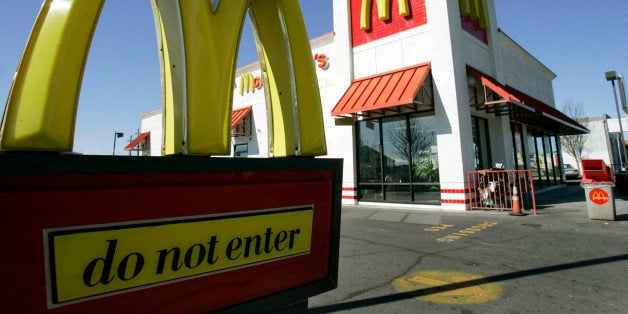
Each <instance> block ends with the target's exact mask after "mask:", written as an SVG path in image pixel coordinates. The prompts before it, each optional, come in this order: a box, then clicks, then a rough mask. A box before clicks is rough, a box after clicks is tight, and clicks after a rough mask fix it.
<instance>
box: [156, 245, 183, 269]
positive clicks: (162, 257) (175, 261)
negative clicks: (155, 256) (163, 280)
mask: <svg viewBox="0 0 628 314" xmlns="http://www.w3.org/2000/svg"><path fill="white" fill-rule="evenodd" d="M157 252H158V253H159V262H158V263H157V271H156V272H155V274H157V275H159V274H163V272H164V267H165V266H166V258H167V257H168V255H170V253H171V252H172V254H173V256H172V263H171V264H170V269H172V271H177V270H179V269H181V266H182V264H181V263H179V255H181V250H180V249H179V248H178V247H175V248H172V249H170V250H161V251H157Z"/></svg>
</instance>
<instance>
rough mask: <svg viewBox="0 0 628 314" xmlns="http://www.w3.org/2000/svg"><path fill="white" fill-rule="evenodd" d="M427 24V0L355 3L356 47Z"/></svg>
mask: <svg viewBox="0 0 628 314" xmlns="http://www.w3.org/2000/svg"><path fill="white" fill-rule="evenodd" d="M425 24H427V11H426V6H425V0H396V1H395V0H393V1H390V0H375V1H373V0H351V30H352V34H351V41H352V44H353V46H354V47H356V46H359V45H362V44H365V43H367V42H370V41H373V40H377V39H380V38H384V37H386V36H390V35H392V34H396V33H399V32H402V31H405V30H408V29H411V28H414V27H418V26H421V25H425Z"/></svg>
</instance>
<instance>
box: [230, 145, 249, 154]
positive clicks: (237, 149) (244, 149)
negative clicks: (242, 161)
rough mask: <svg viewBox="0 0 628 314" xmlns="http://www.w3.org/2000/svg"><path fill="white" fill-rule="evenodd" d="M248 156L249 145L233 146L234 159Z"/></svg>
mask: <svg viewBox="0 0 628 314" xmlns="http://www.w3.org/2000/svg"><path fill="white" fill-rule="evenodd" d="M248 155H249V144H247V143H244V144H235V145H234V146H233V156H234V157H247V156H248Z"/></svg>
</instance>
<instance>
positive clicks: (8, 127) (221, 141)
mask: <svg viewBox="0 0 628 314" xmlns="http://www.w3.org/2000/svg"><path fill="white" fill-rule="evenodd" d="M103 3H104V0H88V1H87V0H45V1H44V5H43V6H42V10H41V12H40V14H39V16H38V18H37V21H36V22H35V25H34V27H33V31H32V32H31V37H30V38H29V40H28V43H27V46H26V49H25V51H24V54H23V56H22V59H21V61H20V65H19V66H18V71H17V74H16V77H15V79H14V82H13V85H12V87H11V91H10V93H9V99H8V101H7V106H6V108H5V114H4V118H3V121H2V129H1V133H0V136H1V139H0V148H1V149H4V150H43V151H46V150H49V151H70V150H72V142H73V137H74V124H75V117H76V110H77V104H78V97H79V91H80V86H81V79H82V75H83V69H84V66H85V61H86V58H87V53H88V50H89V47H90V44H91V39H92V35H93V33H94V30H95V28H96V24H97V22H98V19H99V16H100V11H101V9H102V6H103ZM151 4H152V7H153V15H154V17H155V25H156V32H157V40H158V44H159V49H160V54H161V58H160V59H161V69H162V71H161V73H162V89H163V112H164V148H165V153H166V154H182V153H183V154H196V155H227V154H229V152H230V149H231V147H230V140H231V138H230V127H231V112H232V108H231V107H232V105H231V103H232V99H233V92H234V90H233V88H232V87H233V86H232V84H233V83H232V82H233V80H234V75H235V74H234V73H235V65H236V59H237V48H238V43H239V40H240V33H241V31H242V25H243V23H244V19H245V16H246V14H247V13H248V14H249V16H250V17H251V20H252V22H253V29H254V32H255V35H256V40H257V42H258V47H259V48H258V50H259V51H258V54H259V56H260V62H261V63H262V64H263V67H262V68H263V69H266V71H265V72H264V73H263V74H262V75H263V76H265V80H266V82H267V86H266V93H267V94H266V95H267V104H269V105H268V108H269V109H268V110H267V114H268V117H269V119H268V121H269V133H270V135H269V137H270V139H269V141H270V143H271V144H270V150H271V151H272V152H273V155H274V156H292V155H308V156H314V155H324V154H326V148H325V136H324V128H323V122H322V109H321V103H320V94H319V89H318V85H317V79H316V72H315V68H314V66H313V64H312V62H311V48H310V45H309V40H308V37H307V33H306V31H305V24H304V22H303V17H302V15H301V9H300V7H299V3H298V1H296V0H228V1H227V0H223V1H220V0H151Z"/></svg>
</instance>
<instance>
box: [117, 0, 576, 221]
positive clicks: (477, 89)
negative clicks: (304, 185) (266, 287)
mask: <svg viewBox="0 0 628 314" xmlns="http://www.w3.org/2000/svg"><path fill="white" fill-rule="evenodd" d="M363 8H364V10H363ZM363 12H364V13H363ZM333 19H334V31H333V32H332V33H329V34H326V35H323V36H321V37H318V38H314V39H312V40H311V41H310V44H311V48H312V64H313V66H314V67H315V68H316V73H317V77H318V85H319V89H320V95H321V101H322V105H323V116H324V125H325V133H326V138H327V156H326V157H334V158H343V159H344V173H343V186H342V191H343V194H342V198H343V203H344V204H374V203H397V204H407V206H408V207H413V208H435V209H448V210H466V209H468V208H469V203H470V196H469V195H468V194H467V193H466V191H467V188H469V187H468V186H467V174H468V172H469V171H475V170H479V169H487V168H491V167H493V166H494V165H495V164H497V163H501V164H503V165H504V168H505V169H530V170H532V176H533V179H534V181H535V188H536V189H539V188H545V187H549V186H553V185H558V184H562V183H563V182H564V176H563V174H562V167H561V164H562V161H561V157H560V156H561V154H560V150H561V148H560V140H559V136H561V135H570V134H581V133H586V132H587V130H586V129H585V128H584V127H582V126H581V125H579V124H578V123H577V122H575V121H573V120H571V119H570V118H568V117H566V116H565V115H564V114H562V113H561V112H559V111H558V110H556V109H555V108H554V94H553V89H552V80H553V79H554V78H555V77H556V74H554V73H553V72H552V71H551V70H550V69H548V68H547V67H546V66H544V65H543V64H542V63H541V62H539V61H538V60H537V59H535V58H534V57H533V56H532V55H530V54H529V53H528V52H527V51H526V50H525V49H524V48H523V47H521V46H520V45H518V44H517V43H516V42H515V41H514V40H513V39H512V38H510V37H509V36H508V35H506V34H505V33H504V32H502V31H501V30H500V29H499V28H498V25H497V19H496V13H495V4H494V0H446V1H441V0H406V1H403V0H401V1H369V0H334V2H333ZM263 77H264V73H262V70H261V68H260V65H259V63H254V64H250V65H247V66H244V67H242V68H239V69H237V71H236V80H235V82H234V89H235V92H234V100H233V108H234V110H233V114H232V129H233V131H232V144H233V145H232V146H233V149H232V153H231V155H232V156H234V157H249V158H252V157H269V156H271V153H270V152H269V149H268V147H269V132H268V121H267V114H266V110H267V106H266V103H267V101H266V96H265V93H264V79H262V78H263ZM141 119H142V127H141V128H142V134H141V135H140V137H138V140H137V139H136V141H134V142H133V143H131V144H129V147H128V148H129V149H136V148H137V147H140V146H142V145H143V147H145V149H146V151H145V152H144V153H145V154H150V155H160V154H161V147H162V146H161V141H162V140H161V137H162V131H161V130H162V117H161V111H160V109H158V110H155V111H152V112H148V113H146V114H144V115H142V116H141ZM151 138H152V140H151Z"/></svg>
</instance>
